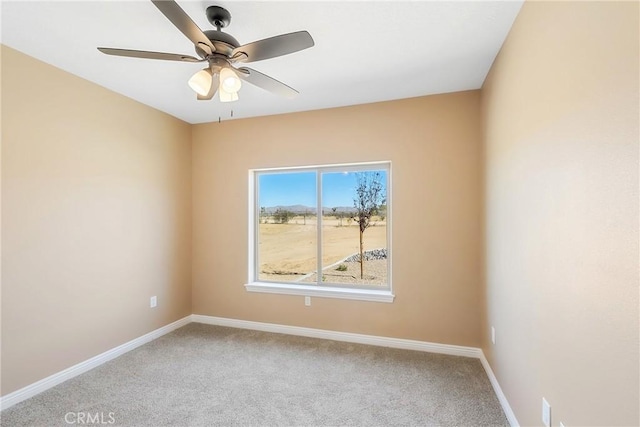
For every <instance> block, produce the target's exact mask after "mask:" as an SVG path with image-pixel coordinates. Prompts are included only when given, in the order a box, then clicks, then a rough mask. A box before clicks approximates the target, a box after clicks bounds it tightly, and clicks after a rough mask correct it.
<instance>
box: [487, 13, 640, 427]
mask: <svg viewBox="0 0 640 427" xmlns="http://www.w3.org/2000/svg"><path fill="white" fill-rule="evenodd" d="M638 12H639V11H638V3H637V2H627V3H614V2H609V3H607V2H540V3H538V2H527V3H525V4H524V6H523V8H522V10H521V12H520V14H519V16H518V18H517V20H516V22H515V24H514V26H513V28H512V30H511V33H510V34H509V36H508V38H507V41H506V43H505V45H504V46H503V48H502V51H501V52H500V54H499V56H498V58H497V60H496V62H495V64H494V66H493V68H492V70H491V73H490V76H489V78H488V80H487V81H486V82H485V85H484V87H483V89H482V111H483V125H484V138H485V144H486V165H485V166H486V195H485V196H486V258H487V264H486V269H487V272H486V275H487V310H488V311H487V318H488V325H487V326H489V325H494V326H495V327H496V331H497V342H496V345H495V346H493V345H491V344H490V343H489V342H487V340H486V339H485V342H484V343H483V348H484V350H485V352H486V354H487V355H488V358H489V360H490V363H491V366H492V367H493V370H494V371H495V373H496V376H497V378H498V380H499V382H500V384H501V386H502V389H503V390H504V392H505V394H506V396H507V398H508V400H509V402H510V404H511V406H512V408H513V409H514V411H515V414H516V416H517V418H518V421H519V422H520V424H522V425H541V415H540V414H541V399H542V397H543V396H544V397H546V399H547V400H548V401H549V403H550V404H551V406H552V414H553V415H552V417H553V425H554V426H557V425H558V423H559V422H560V421H562V422H563V423H564V424H565V425H567V426H570V425H601V426H603V425H639V424H640V419H639V414H638V405H639V403H638V402H639V396H638V388H639V384H638V374H639V372H638V361H639V359H638V347H639V343H638V323H639V319H638V304H639V301H638V285H639V281H638V274H639V271H638V262H639V253H638V231H639V229H638V220H639V210H638V132H639V127H638V116H639V111H638V104H639V99H638V92H639V85H638V76H639V72H640V70H639V67H638V53H639V42H638V34H639V28H638ZM484 332H485V336H486V330H485V331H484Z"/></svg>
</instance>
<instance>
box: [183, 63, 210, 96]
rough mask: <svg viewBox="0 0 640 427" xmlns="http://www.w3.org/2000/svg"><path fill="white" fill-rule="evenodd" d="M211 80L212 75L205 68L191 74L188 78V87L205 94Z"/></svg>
mask: <svg viewBox="0 0 640 427" xmlns="http://www.w3.org/2000/svg"><path fill="white" fill-rule="evenodd" d="M212 81H213V76H212V75H211V71H209V69H207V68H205V69H204V70H200V71H198V72H197V73H195V74H194V75H193V76H191V78H190V79H189V87H191V89H193V90H194V91H195V92H196V93H197V94H199V95H202V96H205V95H206V94H207V93H209V89H211V82H212Z"/></svg>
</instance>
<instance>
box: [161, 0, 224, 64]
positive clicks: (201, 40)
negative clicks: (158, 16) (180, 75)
mask: <svg viewBox="0 0 640 427" xmlns="http://www.w3.org/2000/svg"><path fill="white" fill-rule="evenodd" d="M151 2H152V3H153V4H154V5H155V6H156V7H157V8H158V9H159V10H160V12H162V13H163V15H164V16H166V17H167V19H168V20H169V21H171V23H172V24H173V25H175V26H176V27H177V28H178V29H179V30H180V31H182V34H184V35H185V36H187V38H188V39H189V40H191V41H192V42H193V44H194V45H196V46H198V47H200V48H201V49H202V50H204V51H205V52H207V53H209V54H211V52H214V51H215V50H216V48H215V47H214V46H213V43H211V40H209V38H208V37H207V36H206V35H205V34H204V33H203V32H202V30H201V29H200V27H198V26H197V25H196V24H195V22H193V21H192V20H191V18H190V17H189V15H187V14H186V12H185V11H184V10H182V8H181V7H180V6H178V3H176V2H175V1H173V0H151Z"/></svg>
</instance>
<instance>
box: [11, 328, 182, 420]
mask: <svg viewBox="0 0 640 427" xmlns="http://www.w3.org/2000/svg"><path fill="white" fill-rule="evenodd" d="M190 322H191V316H187V317H184V318H182V319H180V320H176V321H175V322H173V323H170V324H168V325H166V326H163V327H162V328H159V329H156V330H154V331H151V332H149V333H148V334H145V335H143V336H141V337H138V338H136V339H133V340H131V341H129V342H126V343H124V344H122V345H119V346H118V347H115V348H112V349H111V350H108V351H105V352H104V353H102V354H99V355H97V356H95V357H92V358H91V359H88V360H85V361H84V362H80V363H78V364H77V365H73V366H71V367H70V368H67V369H65V370H63V371H60V372H58V373H55V374H53V375H50V376H48V377H46V378H44V379H42V380H40V381H37V382H35V383H33V384H30V385H28V386H26V387H24V388H21V389H20V390H16V391H14V392H13V393H9V394H7V395H6V396H2V397H0V410H4V409H7V408H10V407H11V406H13V405H15V404H16V403H20V402H22V401H23V400H26V399H28V398H30V397H33V396H35V395H36V394H38V393H42V392H43V391H45V390H48V389H50V388H52V387H54V386H56V385H58V384H60V383H62V382H64V381H66V380H68V379H71V378H73V377H76V376H78V375H80V374H82V373H85V372H87V371H88V370H90V369H93V368H95V367H97V366H99V365H102V364H103V363H105V362H108V361H109V360H111V359H115V358H116V357H118V356H121V355H123V354H124V353H126V352H128V351H131V350H133V349H134V348H137V347H140V346H141V345H143V344H146V343H148V342H149V341H153V340H154V339H156V338H159V337H161V336H162V335H165V334H168V333H169V332H171V331H173V330H175V329H178V328H180V327H182V326H184V325H186V324H188V323H190Z"/></svg>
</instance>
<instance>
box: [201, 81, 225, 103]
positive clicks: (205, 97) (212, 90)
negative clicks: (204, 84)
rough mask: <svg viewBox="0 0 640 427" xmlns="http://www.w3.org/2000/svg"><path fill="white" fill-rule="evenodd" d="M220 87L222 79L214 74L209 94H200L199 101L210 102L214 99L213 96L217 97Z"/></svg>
mask: <svg viewBox="0 0 640 427" xmlns="http://www.w3.org/2000/svg"><path fill="white" fill-rule="evenodd" d="M218 86H220V79H219V78H218V76H217V75H216V74H214V75H213V78H212V79H211V87H210V88H209V92H208V93H207V94H206V95H200V94H198V101H208V100H210V99H211V98H213V95H215V94H216V91H217V90H218Z"/></svg>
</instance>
